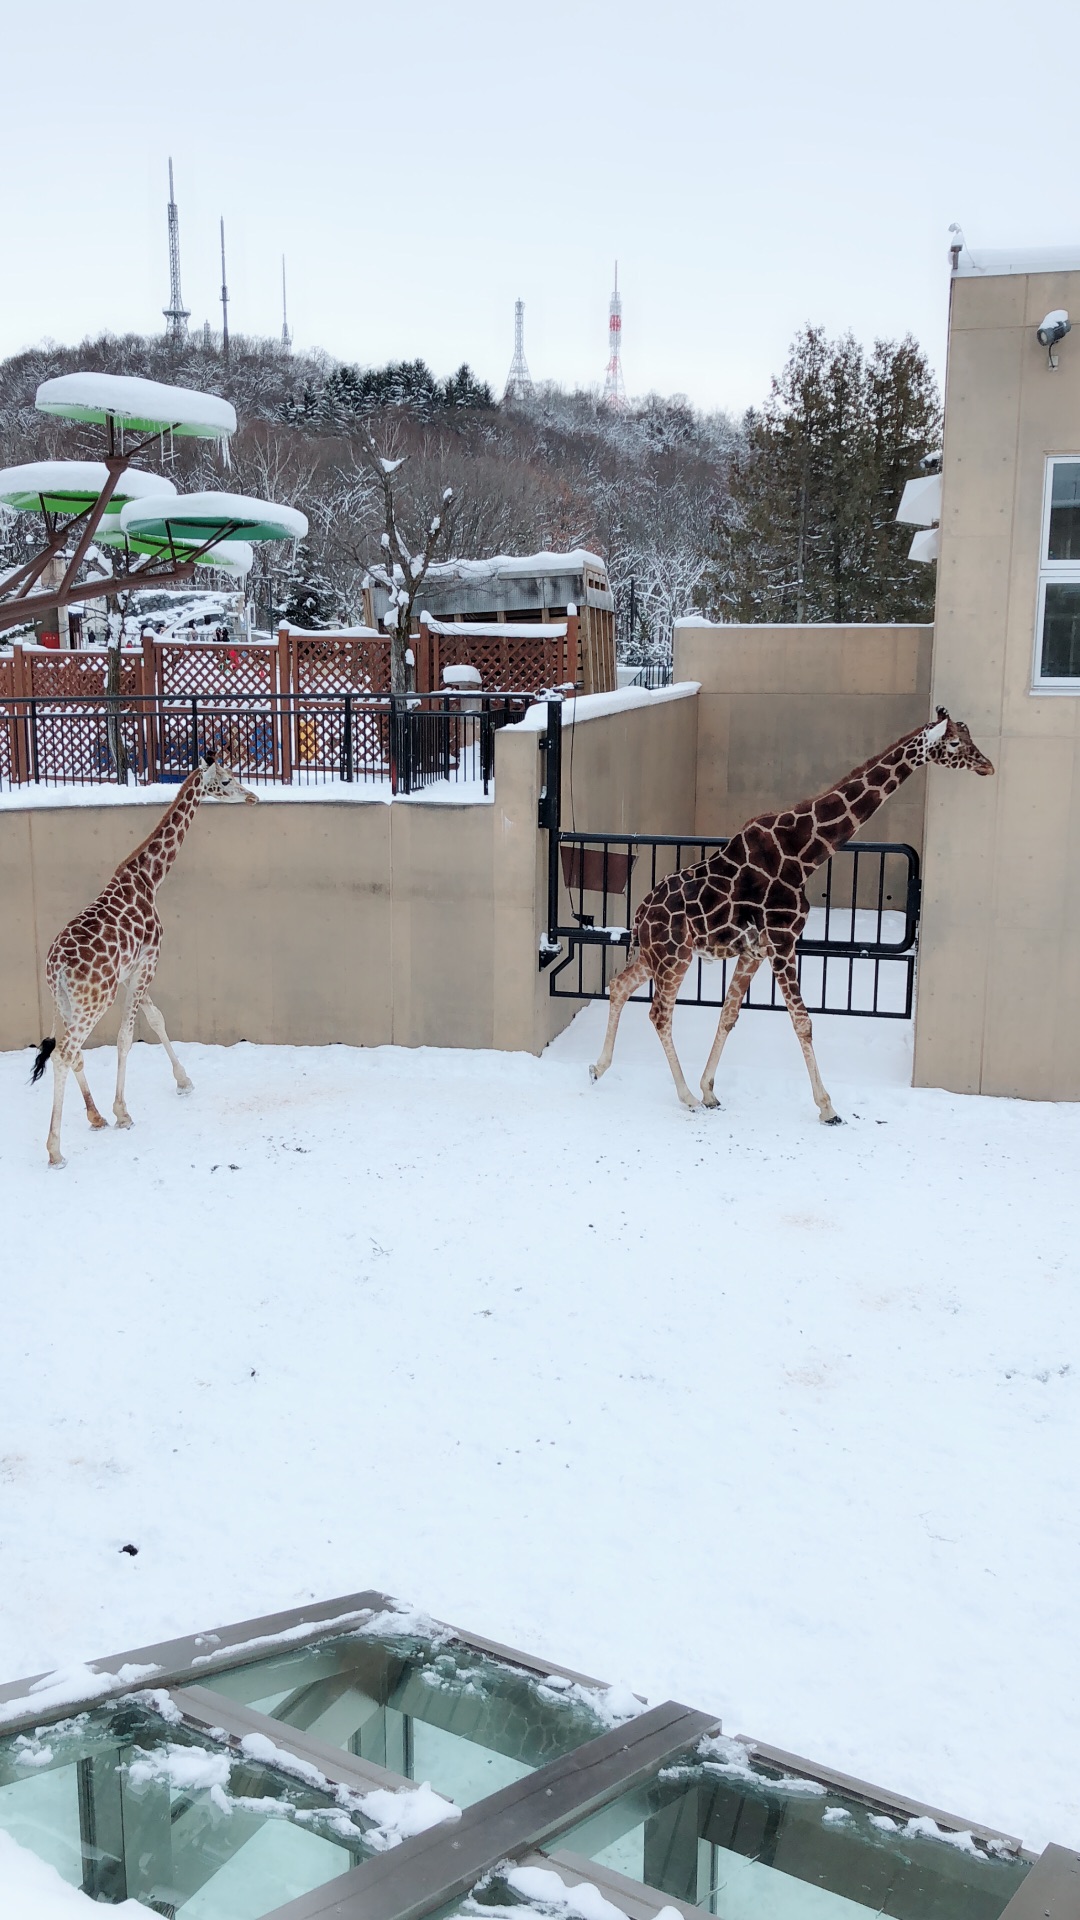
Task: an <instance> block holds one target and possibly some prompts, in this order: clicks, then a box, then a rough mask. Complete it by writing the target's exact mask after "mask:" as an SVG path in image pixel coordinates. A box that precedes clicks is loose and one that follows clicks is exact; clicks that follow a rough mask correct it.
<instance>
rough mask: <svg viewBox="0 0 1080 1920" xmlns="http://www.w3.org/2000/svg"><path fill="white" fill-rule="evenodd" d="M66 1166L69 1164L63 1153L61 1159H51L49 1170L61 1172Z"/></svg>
mask: <svg viewBox="0 0 1080 1920" xmlns="http://www.w3.org/2000/svg"><path fill="white" fill-rule="evenodd" d="M66 1166H67V1161H66V1160H65V1159H64V1157H63V1155H62V1154H61V1156H60V1158H59V1159H57V1160H50V1161H49V1172H50V1173H59V1172H60V1170H61V1168H63V1167H66Z"/></svg>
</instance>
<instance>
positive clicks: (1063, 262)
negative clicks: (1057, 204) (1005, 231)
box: [956, 243, 1080, 280]
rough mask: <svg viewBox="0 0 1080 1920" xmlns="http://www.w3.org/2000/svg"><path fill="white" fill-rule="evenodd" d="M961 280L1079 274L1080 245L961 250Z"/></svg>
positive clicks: (957, 267)
mask: <svg viewBox="0 0 1080 1920" xmlns="http://www.w3.org/2000/svg"><path fill="white" fill-rule="evenodd" d="M956 272H957V275H958V277H959V278H960V279H961V280H968V279H977V278H980V277H981V276H982V275H984V274H987V275H990V274H998V273H1080V243H1078V244H1077V245H1075V246H1071V247H1000V248H990V249H987V248H984V247H980V248H979V249H978V252H973V251H972V249H971V248H970V247H968V246H964V247H961V249H960V253H959V256H958V258H957V262H956Z"/></svg>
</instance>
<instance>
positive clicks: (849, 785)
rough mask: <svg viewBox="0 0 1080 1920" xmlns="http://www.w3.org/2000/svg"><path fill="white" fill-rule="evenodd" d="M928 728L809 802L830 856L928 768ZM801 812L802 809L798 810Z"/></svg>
mask: <svg viewBox="0 0 1080 1920" xmlns="http://www.w3.org/2000/svg"><path fill="white" fill-rule="evenodd" d="M928 732H929V729H928V728H927V727H918V728H916V730H915V731H914V732H913V733H906V734H904V736H903V738H902V739H900V740H896V741H894V743H893V745H892V746H891V747H886V749H885V751H884V753H879V754H875V756H874V758H873V759H872V760H867V761H866V762H865V763H864V765H863V766H861V767H855V768H854V769H853V771H852V772H851V773H849V774H847V775H846V777H845V778H844V779H843V780H838V781H837V783H836V785H835V786H833V787H829V789H828V790H827V792H825V793H819V794H818V795H817V797H816V799H813V800H808V801H807V802H806V807H805V811H806V812H807V813H808V814H809V815H810V816H811V818H812V820H813V823H814V833H815V838H816V839H817V840H818V841H819V842H821V841H823V842H824V843H825V846H826V847H827V848H828V850H829V852H830V853H834V852H835V851H836V848H837V847H842V846H843V845H844V843H845V841H847V840H850V839H851V836H852V834H853V833H855V832H856V831H857V830H858V828H859V827H861V826H862V825H863V824H864V823H865V822H866V821H867V820H870V819H872V818H873V816H874V814H875V813H876V812H877V810H878V808H879V807H880V806H882V805H883V804H884V802H885V801H886V800H888V798H889V796H890V795H891V794H894V793H895V792H896V790H897V788H898V787H902V786H903V784H904V781H905V780H907V779H908V778H909V776H910V775H911V774H913V773H914V772H915V769H916V768H917V767H923V766H925V765H926V761H927V758H928V755H929V742H928V740H927V734H928ZM798 811H799V812H802V811H803V809H802V808H799V809H798ZM824 857H825V856H824V855H819V856H818V857H817V858H815V859H813V860H811V861H809V862H808V863H807V868H808V871H812V870H813V868H814V867H816V866H820V864H821V859H822V858H824Z"/></svg>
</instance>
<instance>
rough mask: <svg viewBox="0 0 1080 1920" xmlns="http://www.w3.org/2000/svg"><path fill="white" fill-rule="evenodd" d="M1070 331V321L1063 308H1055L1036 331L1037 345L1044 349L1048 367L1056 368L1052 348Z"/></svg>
mask: <svg viewBox="0 0 1080 1920" xmlns="http://www.w3.org/2000/svg"><path fill="white" fill-rule="evenodd" d="M1071 330H1072V321H1071V320H1070V319H1069V316H1068V314H1067V313H1066V311H1065V309H1064V307H1055V308H1054V310H1053V312H1052V313H1048V314H1047V316H1046V319H1045V320H1044V321H1043V323H1042V326H1041V327H1039V328H1038V329H1037V331H1036V338H1037V340H1038V342H1039V345H1040V346H1041V347H1045V348H1046V360H1047V365H1048V366H1051V367H1056V366H1057V363H1058V357H1057V354H1056V353H1055V352H1054V348H1055V347H1056V346H1057V344H1058V342H1059V341H1060V340H1064V338H1065V335H1066V334H1067V333H1069V332H1071Z"/></svg>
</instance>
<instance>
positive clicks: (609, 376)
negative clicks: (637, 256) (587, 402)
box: [604, 260, 626, 410]
mask: <svg viewBox="0 0 1080 1920" xmlns="http://www.w3.org/2000/svg"><path fill="white" fill-rule="evenodd" d="M604 405H605V406H606V407H615V408H616V409H618V410H621V409H622V408H623V407H625V405H626V388H625V387H624V386H623V377H622V300H621V298H620V295H619V263H618V261H617V260H616V262H615V291H614V292H613V294H612V296H611V304H610V305H609V307H608V363H607V372H606V373H605V375H604Z"/></svg>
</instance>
